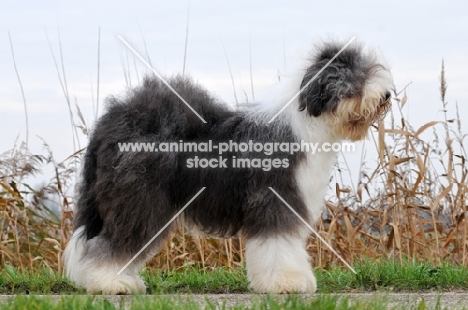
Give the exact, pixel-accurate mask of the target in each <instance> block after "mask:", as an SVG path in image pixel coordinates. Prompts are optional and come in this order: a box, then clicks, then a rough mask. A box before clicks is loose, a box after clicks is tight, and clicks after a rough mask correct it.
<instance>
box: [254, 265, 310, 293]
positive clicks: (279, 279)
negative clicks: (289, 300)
mask: <svg viewBox="0 0 468 310" xmlns="http://www.w3.org/2000/svg"><path fill="white" fill-rule="evenodd" d="M250 285H251V287H252V289H253V290H254V291H255V292H256V293H270V294H288V293H314V292H315V291H316V290H317V280H316V279H315V276H314V274H313V273H312V271H311V270H308V271H307V272H304V270H284V271H281V272H278V273H276V274H275V273H269V274H268V275H266V274H265V275H256V276H252V277H250Z"/></svg>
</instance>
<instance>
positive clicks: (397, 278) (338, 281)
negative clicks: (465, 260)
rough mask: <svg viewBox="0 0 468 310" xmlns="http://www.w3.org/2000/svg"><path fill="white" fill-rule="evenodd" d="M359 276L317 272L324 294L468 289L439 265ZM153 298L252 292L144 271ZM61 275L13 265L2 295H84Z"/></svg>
mask: <svg viewBox="0 0 468 310" xmlns="http://www.w3.org/2000/svg"><path fill="white" fill-rule="evenodd" d="M355 269H356V271H357V275H355V274H353V273H352V272H351V271H349V270H347V269H343V268H342V267H340V266H334V267H332V268H329V269H328V270H324V269H316V270H315V274H316V277H317V281H318V285H319V287H318V291H319V292H320V293H338V292H342V293H349V292H351V293H356V292H375V291H382V292H402V291H403V292H421V291H437V292H445V291H451V290H467V289H468V268H466V267H464V266H455V265H452V264H450V263H444V264H442V265H440V266H435V265H431V264H427V263H425V264H424V263H418V262H416V261H411V260H405V261H404V263H403V264H402V263H400V262H395V261H389V260H381V261H376V262H371V261H369V260H364V261H356V262H355ZM142 277H143V279H144V280H145V282H146V283H147V285H148V290H147V293H148V294H154V295H159V294H183V293H187V294H228V293H229V294H236V293H251V291H250V290H249V287H248V282H247V279H246V275H245V270H244V269H243V268H234V269H227V268H215V269H200V268H196V267H187V268H183V269H181V270H171V271H164V270H157V269H153V268H148V269H145V270H143V272H142ZM84 293H85V291H84V290H83V289H80V288H76V287H74V286H73V285H72V284H71V283H70V282H69V281H68V280H67V279H65V278H64V277H62V276H61V275H60V273H58V272H56V271H51V270H50V269H46V268H43V269H42V270H40V271H37V272H33V271H25V272H20V271H19V270H18V269H15V268H13V267H11V266H8V265H7V266H5V268H4V270H2V271H0V294H84Z"/></svg>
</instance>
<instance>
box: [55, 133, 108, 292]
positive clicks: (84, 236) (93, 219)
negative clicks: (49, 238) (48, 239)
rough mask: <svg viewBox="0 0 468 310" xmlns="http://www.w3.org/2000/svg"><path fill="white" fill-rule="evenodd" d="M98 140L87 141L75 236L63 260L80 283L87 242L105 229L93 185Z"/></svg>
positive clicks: (84, 269) (69, 271)
mask: <svg viewBox="0 0 468 310" xmlns="http://www.w3.org/2000/svg"><path fill="white" fill-rule="evenodd" d="M98 145H99V142H98V141H93V140H91V142H90V144H89V145H88V148H87V151H86V155H85V157H84V164H83V169H82V175H81V181H80V183H79V187H78V195H77V196H78V197H77V200H76V204H75V214H74V226H75V230H74V232H73V236H72V237H71V238H70V241H69V242H68V244H67V247H66V248H65V252H64V255H63V262H64V265H65V273H66V275H67V277H68V278H69V279H71V280H73V281H74V282H75V283H76V284H78V285H84V284H85V280H84V278H83V277H84V273H85V272H86V266H84V265H85V264H86V261H87V260H86V259H85V257H84V255H85V245H86V243H87V242H88V241H89V240H90V239H92V238H94V237H96V236H97V235H98V234H99V232H100V231H101V229H102V225H103V221H102V218H101V216H100V215H99V210H98V207H97V202H96V195H95V193H94V190H93V187H94V184H95V182H96V149H97V147H98Z"/></svg>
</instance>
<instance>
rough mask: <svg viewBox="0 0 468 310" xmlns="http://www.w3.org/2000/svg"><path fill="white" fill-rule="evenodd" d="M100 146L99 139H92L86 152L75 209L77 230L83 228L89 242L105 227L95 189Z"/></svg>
mask: <svg viewBox="0 0 468 310" xmlns="http://www.w3.org/2000/svg"><path fill="white" fill-rule="evenodd" d="M100 144H101V143H100V141H99V139H91V140H90V143H89V145H88V148H87V150H86V155H85V157H84V164H83V168H82V172H81V173H82V175H81V180H80V184H79V187H78V197H77V202H76V207H75V208H76V209H75V219H74V222H75V229H76V228H79V227H81V226H83V227H84V230H83V234H84V236H85V237H86V239H87V240H89V239H92V238H94V237H96V236H97V235H98V234H99V233H100V232H101V229H102V225H103V221H102V217H101V215H100V214H99V208H98V203H97V201H96V193H95V189H94V187H95V186H94V185H95V184H96V170H97V158H96V153H97V149H98V148H99V145H100Z"/></svg>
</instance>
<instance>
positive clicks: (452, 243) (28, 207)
mask: <svg viewBox="0 0 468 310" xmlns="http://www.w3.org/2000/svg"><path fill="white" fill-rule="evenodd" d="M440 81H441V85H440V93H441V98H440V99H441V108H442V110H443V116H444V118H443V120H442V121H433V122H429V123H427V124H425V125H424V126H422V127H420V128H413V127H412V126H411V124H409V123H408V122H407V120H406V119H405V117H404V115H403V112H402V111H403V107H404V106H405V104H406V102H407V97H406V92H405V90H403V91H402V92H400V93H396V94H395V96H394V101H393V109H392V111H391V112H390V113H389V115H388V117H387V119H386V121H385V122H383V121H382V122H380V124H378V126H377V125H376V126H375V128H374V129H373V133H372V134H371V135H370V143H371V144H373V145H374V146H375V156H373V157H372V158H368V157H370V156H367V157H363V159H362V161H361V166H360V178H359V180H358V182H357V183H356V184H353V183H352V182H348V181H346V179H349V178H347V177H346V174H347V173H348V171H349V169H348V168H347V167H346V163H343V160H342V159H340V160H339V161H338V163H337V169H336V172H335V175H336V177H335V178H334V180H333V181H332V183H331V184H330V186H331V187H332V188H334V189H335V190H334V195H331V196H330V197H328V198H327V202H326V209H325V211H324V212H323V215H322V217H321V219H320V220H319V222H318V223H317V225H316V228H317V230H318V232H319V233H320V235H321V236H322V237H323V238H324V239H325V240H327V241H328V242H329V243H330V244H331V245H332V246H333V247H334V248H335V249H336V250H337V251H338V252H339V253H340V254H341V255H342V256H343V257H344V258H345V259H346V260H347V261H348V262H351V264H353V262H355V261H359V260H362V259H375V260H379V259H391V260H394V261H396V262H402V261H404V260H405V259H408V258H409V259H411V260H413V261H427V262H430V263H431V264H434V265H435V266H437V265H441V264H442V263H446V262H450V263H453V264H463V265H465V264H466V263H467V259H468V256H467V255H468V253H467V252H468V248H467V241H468V238H467V221H466V220H465V216H466V211H467V210H466V209H467V206H468V186H467V174H468V173H467V171H468V164H467V162H466V159H467V155H466V150H465V148H464V144H463V141H464V138H465V136H466V135H465V134H464V133H463V132H462V129H461V128H462V126H461V117H460V115H459V114H458V108H457V105H456V104H452V105H451V109H450V111H449V104H448V103H447V102H446V100H445V93H446V90H447V86H446V82H445V76H444V70H443V65H442V71H441V76H440ZM70 113H71V115H75V118H76V119H78V122H79V123H80V124H79V125H77V124H76V122H75V121H74V120H73V117H71V120H72V124H73V126H74V128H75V130H82V131H83V132H84V133H87V132H88V129H87V128H88V127H87V126H86V124H85V122H84V121H83V118H82V117H81V113H80V111H79V109H77V111H76V112H74V113H72V111H71V108H70ZM452 114H453V115H454V117H452V116H451V115H452ZM44 145H45V147H46V150H48V151H47V152H46V154H42V155H37V154H31V153H30V152H29V150H28V148H27V144H26V143H23V144H21V145H18V146H15V147H14V148H13V149H12V150H10V151H8V152H5V153H3V154H1V155H0V265H2V266H3V265H5V264H8V265H11V266H15V267H18V268H19V269H20V270H23V271H24V270H43V268H44V267H45V268H49V269H52V270H58V271H62V269H63V266H62V261H61V257H62V253H63V250H64V248H65V245H66V243H67V241H68V239H69V237H70V236H71V231H72V218H73V211H72V209H73V208H72V202H73V199H72V192H73V191H72V190H71V189H72V188H73V185H74V183H75V177H76V172H77V167H79V157H80V154H81V152H82V150H81V151H78V152H76V153H75V154H72V155H71V156H70V157H69V158H67V159H66V160H65V161H63V162H57V161H56V160H55V159H54V157H53V155H52V151H51V150H50V149H49V148H48V147H47V144H46V142H44ZM368 145H369V141H368ZM376 158H377V159H378V160H375V159H376ZM46 166H52V167H53V170H54V176H53V178H52V179H51V180H50V182H48V184H45V185H44V186H42V187H41V188H32V187H31V186H30V185H29V184H28V183H29V181H28V180H31V179H33V178H34V177H36V176H38V175H41V173H42V171H43V170H44V168H45V167H46ZM50 197H55V198H54V199H53V200H50V199H49V198H50ZM307 249H308V251H309V253H310V255H311V257H312V265H313V266H318V267H320V268H325V269H326V268H327V267H329V266H330V265H339V264H341V263H340V261H339V260H338V259H337V257H336V256H335V255H334V254H333V253H331V252H330V251H329V249H328V248H327V247H325V246H324V245H323V244H321V242H320V241H319V240H318V239H317V238H316V237H315V236H311V237H310V239H309V242H308V245H307ZM243 262H244V242H243V240H242V238H240V239H227V240H221V239H205V238H201V237H199V236H189V235H187V234H186V233H185V232H184V231H183V230H182V231H178V232H177V233H175V234H174V236H173V237H172V238H171V240H170V241H169V242H167V244H166V245H165V247H164V248H163V250H162V252H161V253H160V254H158V255H157V256H156V257H154V259H153V260H152V261H151V262H150V263H149V266H151V267H157V268H159V269H162V270H172V269H177V268H181V267H187V266H192V265H196V266H198V267H200V268H206V269H211V268H215V267H228V268H233V267H236V266H242V264H243Z"/></svg>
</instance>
